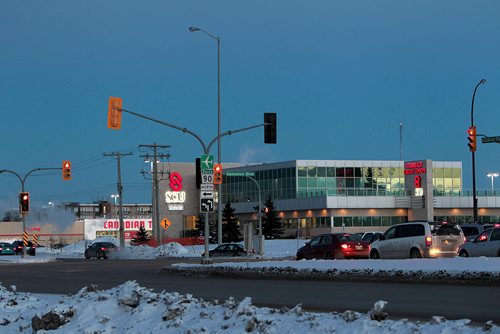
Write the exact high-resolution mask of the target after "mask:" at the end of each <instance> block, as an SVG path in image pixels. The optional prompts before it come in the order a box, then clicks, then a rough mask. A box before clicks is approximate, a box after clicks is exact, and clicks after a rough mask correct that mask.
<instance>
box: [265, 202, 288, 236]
mask: <svg viewBox="0 0 500 334" xmlns="http://www.w3.org/2000/svg"><path fill="white" fill-rule="evenodd" d="M262 211H263V212H262V234H263V235H264V236H265V238H266V239H277V238H279V237H280V236H281V234H282V233H283V223H282V222H281V218H280V217H279V216H278V212H277V211H276V208H275V207H274V201H273V199H272V198H271V195H269V196H268V197H267V199H266V200H265V201H264V208H263V209H262Z"/></svg>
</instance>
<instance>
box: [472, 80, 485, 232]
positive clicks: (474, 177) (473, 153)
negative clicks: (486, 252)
mask: <svg viewBox="0 0 500 334" xmlns="http://www.w3.org/2000/svg"><path fill="white" fill-rule="evenodd" d="M485 82H486V80H485V79H481V81H479V83H478V84H477V85H476V88H474V93H473V94H472V103H471V107H470V126H471V127H474V99H475V97H476V91H477V88H478V87H479V85H481V84H483V83H485ZM474 131H475V128H474ZM474 136H476V133H474ZM475 151H476V148H474V149H473V150H472V149H471V152H472V205H473V209H472V219H473V221H472V222H473V223H477V217H478V214H477V194H476V155H475V153H476V152H475Z"/></svg>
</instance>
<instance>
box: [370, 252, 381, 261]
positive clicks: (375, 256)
mask: <svg viewBox="0 0 500 334" xmlns="http://www.w3.org/2000/svg"><path fill="white" fill-rule="evenodd" d="M370 259H373V260H377V259H380V255H379V254H378V251H376V250H372V251H371V252H370Z"/></svg>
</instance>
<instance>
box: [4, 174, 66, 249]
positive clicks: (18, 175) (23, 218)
mask: <svg viewBox="0 0 500 334" xmlns="http://www.w3.org/2000/svg"><path fill="white" fill-rule="evenodd" d="M56 169H62V168H34V169H32V170H30V171H29V172H28V173H26V174H25V175H24V176H21V175H20V174H19V173H17V172H15V171H13V170H10V169H0V174H1V173H10V174H13V175H15V176H16V177H17V178H18V179H19V181H20V182H21V192H22V193H24V192H26V190H25V189H24V184H25V183H26V179H27V178H28V176H30V175H31V174H32V173H34V172H37V171H44V170H56ZM28 200H29V197H28ZM21 211H22V210H21V203H19V212H20V213H21V221H22V224H23V234H24V232H26V217H27V216H28V213H27V212H21ZM25 256H26V245H25V247H23V252H22V257H23V258H24V257H25Z"/></svg>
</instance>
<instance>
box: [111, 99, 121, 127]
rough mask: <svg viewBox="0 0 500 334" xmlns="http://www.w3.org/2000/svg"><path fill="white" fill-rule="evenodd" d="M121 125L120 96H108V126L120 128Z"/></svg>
mask: <svg viewBox="0 0 500 334" xmlns="http://www.w3.org/2000/svg"><path fill="white" fill-rule="evenodd" d="M121 127H122V98H121V97H110V98H109V103H108V128H110V129H113V130H120V129H121Z"/></svg>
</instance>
